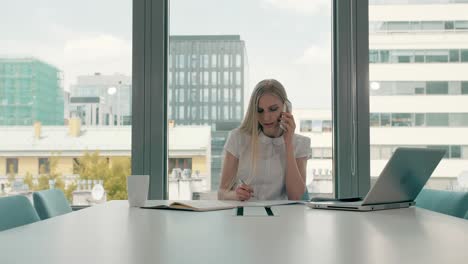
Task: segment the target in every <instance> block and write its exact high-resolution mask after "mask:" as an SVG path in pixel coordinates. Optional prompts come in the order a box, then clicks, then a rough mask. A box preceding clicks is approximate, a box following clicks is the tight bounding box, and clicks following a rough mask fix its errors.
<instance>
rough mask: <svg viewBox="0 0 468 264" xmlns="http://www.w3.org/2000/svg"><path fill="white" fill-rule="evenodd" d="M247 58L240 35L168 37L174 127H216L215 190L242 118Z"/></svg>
mask: <svg viewBox="0 0 468 264" xmlns="http://www.w3.org/2000/svg"><path fill="white" fill-rule="evenodd" d="M246 60H247V56H246V51H245V43H244V41H243V40H241V38H240V36H239V35H213V36H210V35H205V36H170V38H169V61H168V65H169V73H168V84H169V85H168V86H169V89H168V101H169V104H168V119H169V120H173V123H174V125H175V126H181V125H182V126H183V125H209V126H211V129H212V135H211V138H212V140H213V141H212V143H211V146H212V150H211V155H212V156H211V157H212V159H211V163H212V166H211V190H213V191H216V190H217V189H218V185H219V179H220V175H221V163H222V155H223V146H224V143H225V142H226V138H227V135H228V133H229V131H230V130H232V129H233V128H235V127H237V126H239V125H240V122H241V121H242V119H243V114H244V91H245V84H246V77H245V72H246V71H247V65H248V63H247V61H246ZM169 138H171V134H170V133H169Z"/></svg>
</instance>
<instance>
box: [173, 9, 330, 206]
mask: <svg viewBox="0 0 468 264" xmlns="http://www.w3.org/2000/svg"><path fill="white" fill-rule="evenodd" d="M239 18H242V19H239ZM169 20H170V22H169V25H170V28H169V32H170V34H169V35H170V36H169V50H168V53H169V55H168V61H169V62H168V64H169V65H172V67H169V69H168V71H169V72H168V75H169V76H179V77H180V78H179V79H177V78H176V79H173V80H172V82H170V83H169V84H168V88H167V90H168V94H171V97H170V98H169V102H168V111H167V113H168V116H167V119H168V120H170V122H172V120H173V124H174V125H173V126H171V127H169V131H168V139H169V141H168V142H169V144H168V153H169V157H168V170H169V171H168V175H169V176H168V191H169V199H194V198H196V199H214V198H216V192H217V190H218V186H219V183H220V179H221V169H222V161H223V158H224V149H223V147H224V144H225V142H226V138H227V136H228V134H229V131H231V130H233V129H235V128H236V127H239V125H240V123H241V121H242V120H243V118H244V115H245V112H246V110H247V104H248V100H249V98H250V95H251V93H252V90H253V88H254V86H255V84H256V83H258V82H259V81H260V80H262V79H267V78H274V79H277V80H279V81H280V82H281V83H282V84H283V85H284V86H285V88H286V91H287V93H288V96H289V99H290V101H291V102H292V106H293V107H292V108H293V109H292V113H293V115H294V116H295V121H296V133H298V134H302V135H304V136H307V137H309V138H311V141H312V149H314V148H315V147H316V146H320V147H324V146H326V147H327V148H325V149H326V152H325V153H322V154H321V155H320V156H317V157H314V156H312V158H311V159H310V160H309V161H308V166H307V182H306V184H307V187H308V191H309V192H310V193H328V194H331V193H332V192H333V188H332V186H333V185H332V173H331V168H332V151H331V146H332V133H331V132H332V121H331V103H332V99H331V91H332V89H331V41H330V40H331V34H330V32H331V1H317V2H316V1H310V2H307V3H305V4H304V3H293V2H291V3H288V4H282V3H280V2H277V1H265V0H255V1H247V0H245V1H228V0H223V1H216V2H213V1H206V0H202V1H190V0H172V1H170V11H169ZM200 80H202V81H200ZM189 91H191V93H190V96H185V98H184V94H185V95H187V94H189ZM185 109H191V111H189V112H191V113H192V114H191V115H187V112H186V111H185ZM184 111H185V113H184ZM323 112H326V113H327V114H326V115H325V116H324V115H322V116H321V117H320V119H316V116H317V114H320V115H321V114H322V113H323ZM319 122H320V123H319ZM187 158H190V159H191V175H190V177H188V178H177V175H178V173H177V171H180V170H182V171H183V168H182V167H183V166H184V165H183V164H184V163H181V162H179V163H176V161H177V160H180V159H187ZM319 170H320V171H323V172H327V173H323V174H320V175H318V174H317V172H318V171H319ZM195 172H198V173H195ZM186 186H188V187H186ZM180 190H186V192H181V191H180Z"/></svg>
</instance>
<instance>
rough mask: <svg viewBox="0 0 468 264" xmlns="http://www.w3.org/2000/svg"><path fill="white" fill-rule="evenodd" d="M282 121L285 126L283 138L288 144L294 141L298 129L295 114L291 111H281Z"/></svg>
mask: <svg viewBox="0 0 468 264" xmlns="http://www.w3.org/2000/svg"><path fill="white" fill-rule="evenodd" d="M281 122H282V125H283V127H284V133H283V138H284V142H285V143H286V144H291V143H292V142H293V136H294V130H296V122H295V121H294V116H293V115H292V114H291V113H287V112H283V113H281Z"/></svg>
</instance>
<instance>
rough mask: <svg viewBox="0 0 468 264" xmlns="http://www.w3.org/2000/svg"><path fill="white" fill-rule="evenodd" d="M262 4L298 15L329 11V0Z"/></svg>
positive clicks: (277, 0) (282, 0)
mask: <svg viewBox="0 0 468 264" xmlns="http://www.w3.org/2000/svg"><path fill="white" fill-rule="evenodd" d="M262 4H264V5H267V6H268V5H269V6H273V7H275V8H280V9H288V10H292V11H295V12H297V13H300V14H316V13H318V12H320V11H322V10H330V5H331V1H330V0H263V2H262Z"/></svg>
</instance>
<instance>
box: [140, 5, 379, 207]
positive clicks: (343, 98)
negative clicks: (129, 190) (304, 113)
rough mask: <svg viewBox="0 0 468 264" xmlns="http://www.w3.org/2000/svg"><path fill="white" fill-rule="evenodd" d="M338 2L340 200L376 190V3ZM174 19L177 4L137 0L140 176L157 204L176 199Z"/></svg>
mask: <svg viewBox="0 0 468 264" xmlns="http://www.w3.org/2000/svg"><path fill="white" fill-rule="evenodd" d="M332 1H333V2H332V38H333V39H332V50H333V52H332V53H333V54H332V60H333V61H332V65H333V66H332V76H333V77H332V98H333V106H332V112H333V125H332V129H333V147H334V148H333V168H332V171H333V176H332V177H333V181H334V196H335V197H336V198H339V199H343V198H356V197H364V196H365V195H366V194H367V192H368V190H369V187H370V149H369V89H368V88H369V45H368V39H369V30H368V27H369V22H368V9H369V7H368V0H332ZM168 21H169V0H161V1H151V0H133V47H132V48H133V55H132V57H133V65H132V71H133V77H132V78H133V80H132V82H133V84H134V85H133V86H132V88H133V95H134V96H133V97H132V112H133V114H134V117H133V119H132V174H133V175H149V176H150V187H149V195H148V198H149V199H167V198H168V189H167V188H168V185H167V179H168V175H167V166H168V164H167V162H168V160H167V158H168V154H167V151H168V146H167V129H168V123H167V114H166V113H167V102H168V101H167V98H166V96H167V89H168V85H167V74H168V59H167V57H168V39H169V28H168ZM223 59H224V58H221V62H223ZM217 63H218V62H217ZM222 65H223V66H224V63H223V64H222Z"/></svg>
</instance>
